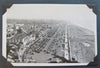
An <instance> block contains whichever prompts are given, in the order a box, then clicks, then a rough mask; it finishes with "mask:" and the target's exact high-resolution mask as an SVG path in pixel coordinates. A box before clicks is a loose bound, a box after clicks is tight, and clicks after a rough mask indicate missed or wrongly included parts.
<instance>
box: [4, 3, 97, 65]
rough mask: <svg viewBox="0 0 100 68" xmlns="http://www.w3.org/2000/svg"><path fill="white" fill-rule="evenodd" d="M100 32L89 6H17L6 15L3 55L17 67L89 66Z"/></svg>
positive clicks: (94, 15) (92, 60)
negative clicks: (99, 32) (98, 32)
mask: <svg viewBox="0 0 100 68" xmlns="http://www.w3.org/2000/svg"><path fill="white" fill-rule="evenodd" d="M96 28H97V27H96V14H95V13H94V12H93V11H92V9H91V8H89V7H88V6H87V5H86V4H13V5H12V6H11V7H10V8H8V9H7V12H6V13H5V14H4V15H3V46H2V55H3V56H4V57H5V58H6V59H7V62H10V63H11V64H12V65H14V66H23V65H24V66H35V65H40V66H41V65H42V66H45V65H47V66H49V65H51V66H52V65H53V66H54V65H58V66H59V65H64V66H67V65H87V64H88V63H90V62H94V58H95V56H96V55H97V38H96V37H97V35H96V33H97V30H96Z"/></svg>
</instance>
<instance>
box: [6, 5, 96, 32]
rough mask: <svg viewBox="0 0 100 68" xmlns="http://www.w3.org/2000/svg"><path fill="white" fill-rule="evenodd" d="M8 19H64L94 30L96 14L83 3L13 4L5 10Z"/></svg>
mask: <svg viewBox="0 0 100 68" xmlns="http://www.w3.org/2000/svg"><path fill="white" fill-rule="evenodd" d="M6 14H7V18H10V19H53V20H65V21H68V22H71V23H74V24H76V25H80V26H82V27H85V28H88V29H90V30H92V31H93V30H94V28H95V25H96V15H95V14H94V13H93V12H92V9H89V8H88V7H87V6H86V5H85V4H84V5H81V4H78V5H75V4H73V5H72V4H67V5H66V4H64V5H63V4H14V5H13V6H12V7H11V8H9V9H8V10H7V12H6Z"/></svg>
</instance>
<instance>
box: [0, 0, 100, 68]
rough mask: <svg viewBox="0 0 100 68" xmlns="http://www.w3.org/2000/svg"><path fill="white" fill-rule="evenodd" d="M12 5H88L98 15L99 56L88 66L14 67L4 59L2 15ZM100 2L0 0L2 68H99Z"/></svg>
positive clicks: (0, 65) (0, 59) (81, 0)
mask: <svg viewBox="0 0 100 68" xmlns="http://www.w3.org/2000/svg"><path fill="white" fill-rule="evenodd" d="M12 4H87V6H88V7H89V8H90V9H92V10H93V12H94V13H95V14H96V15H97V47H98V55H97V56H96V57H95V58H94V62H90V63H89V64H88V65H87V66H59V67H58V66H37V67H36V66H34V67H23V66H22V67H13V66H12V65H11V64H10V63H8V62H7V61H6V59H4V58H3V57H2V24H3V22H2V15H3V14H4V13H5V12H6V9H7V8H10V7H11V6H12ZM99 26H100V0H0V68H55V67H57V68H80V67H81V68H99V67H100V65H99V64H100V49H99V48H100V42H99V41H100V37H99V34H100V27H99Z"/></svg>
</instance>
